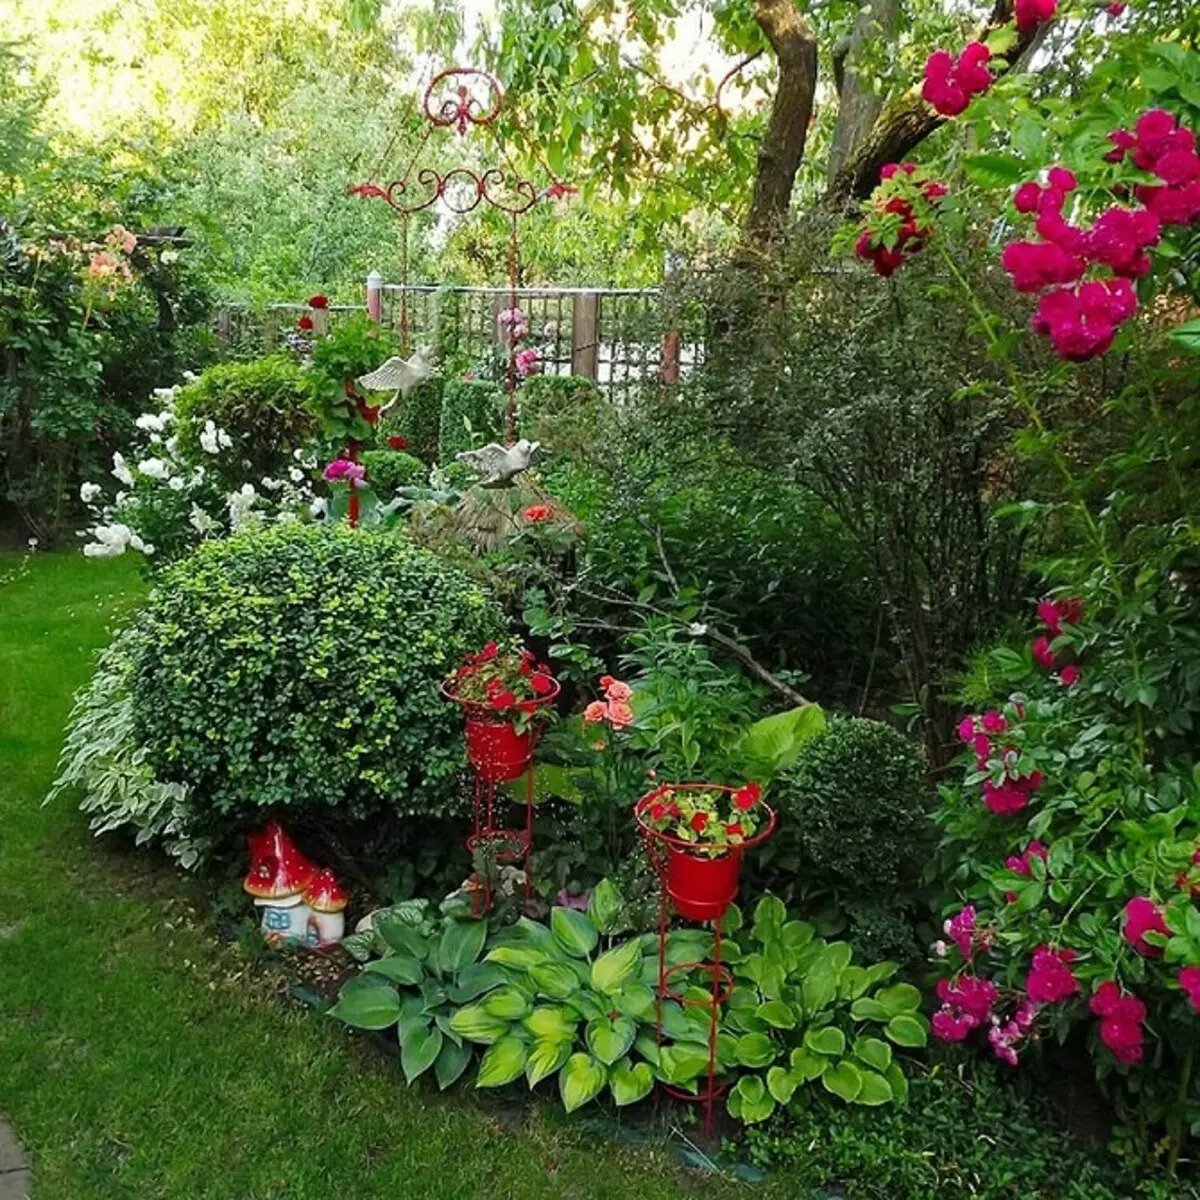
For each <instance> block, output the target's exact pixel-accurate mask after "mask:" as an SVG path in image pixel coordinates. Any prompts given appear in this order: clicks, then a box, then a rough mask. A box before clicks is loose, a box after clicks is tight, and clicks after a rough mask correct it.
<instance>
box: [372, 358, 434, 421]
mask: <svg viewBox="0 0 1200 1200" xmlns="http://www.w3.org/2000/svg"><path fill="white" fill-rule="evenodd" d="M432 374H433V356H432V354H431V353H430V351H429V350H427V349H426V348H425V347H424V346H420V347H418V349H417V350H416V351H415V352H414V353H413V356H412V358H410V359H408V360H407V361H406V360H405V359H403V358H401V357H400V356H399V355H398V354H394V355H392V357H391V358H389V359H388V360H387V362H385V363H383V365H382V366H379V367H376V368H375V370H374V371H371V372H370V373H369V374H367V375H360V376H359V377H358V384H359V386H360V387H363V388H366V389H367V391H369V392H394V393H395V394H394V395H393V396H392V398H391V399H390V400H389V401H388V402H387V403H386V404H384V405H381V406H380V409H379V411H380V412H387V410H388V409H389V408H391V407H392V405H393V404H395V403H396V401H397V400H399V399H401V398H403V399H405V400H407V399H408V393H409V392H411V391H412V390H413V388H415V387H416V386H417V385H418V384H421V383H424V382H425V380H426V379H428V378H429V377H430V375H432Z"/></svg>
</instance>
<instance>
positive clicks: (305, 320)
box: [296, 313, 313, 333]
mask: <svg viewBox="0 0 1200 1200" xmlns="http://www.w3.org/2000/svg"><path fill="white" fill-rule="evenodd" d="M312 327H313V319H312V317H310V316H309V315H308V313H305V314H304V316H302V317H301V318H300V319H299V320H298V321H297V322H296V328H297V329H303V330H304V332H305V333H308V332H309V330H311V329H312Z"/></svg>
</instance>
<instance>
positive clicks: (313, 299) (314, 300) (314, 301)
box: [307, 292, 329, 308]
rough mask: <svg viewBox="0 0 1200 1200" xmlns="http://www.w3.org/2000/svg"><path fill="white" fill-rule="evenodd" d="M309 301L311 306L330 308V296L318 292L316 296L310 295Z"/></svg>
mask: <svg viewBox="0 0 1200 1200" xmlns="http://www.w3.org/2000/svg"><path fill="white" fill-rule="evenodd" d="M307 303H308V307H309V308H328V307H329V297H328V296H323V295H321V293H320V292H318V293H317V294H316V295H315V296H309V298H308V301H307Z"/></svg>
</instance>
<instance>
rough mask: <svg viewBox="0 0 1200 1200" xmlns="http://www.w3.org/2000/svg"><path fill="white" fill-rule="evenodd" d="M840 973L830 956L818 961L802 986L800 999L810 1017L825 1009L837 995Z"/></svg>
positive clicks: (809, 971)
mask: <svg viewBox="0 0 1200 1200" xmlns="http://www.w3.org/2000/svg"><path fill="white" fill-rule="evenodd" d="M837 989H838V971H837V969H836V968H835V967H834V964H833V962H832V960H831V959H830V957H829V955H828V954H822V955H821V957H820V958H818V959H816V960H815V961H814V962H813V964H812V966H810V967H809V968H808V971H807V972H806V973H805V975H804V982H803V983H802V984H801V985H800V999H801V1003H802V1004H803V1005H804V1011H805V1013H807V1014H808V1015H809V1016H810V1017H811V1016H812V1015H813V1014H814V1013H818V1012H820V1011H821V1009H823V1008H824V1007H825V1006H826V1005H827V1004H828V1003H829V1002H830V1001H831V1000H832V999H833V998H834V997H835V996H836V995H837Z"/></svg>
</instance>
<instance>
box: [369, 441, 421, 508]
mask: <svg viewBox="0 0 1200 1200" xmlns="http://www.w3.org/2000/svg"><path fill="white" fill-rule="evenodd" d="M362 464H363V466H364V467H366V468H367V480H368V482H369V483H370V485H371V490H372V491H373V492H374V493H375V495H377V496H378V497H379V498H380V499H381V500H389V499H391V497H392V496H393V495H394V494H395V491H396V489H397V488H402V487H423V486H424V485H425V484H426V483H428V482H429V468H428V467H427V466H426V465H425V464H424V463H423V462H422V461H421V460H420V459H419V458H416V457H414V456H413V455H411V454H407V453H406V452H405V451H403V450H368V451H366V452H365V453H364V454H363V455H362Z"/></svg>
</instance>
